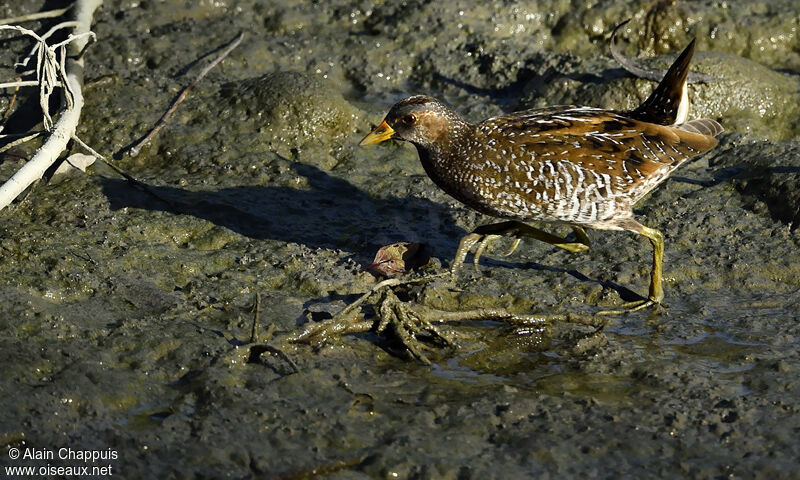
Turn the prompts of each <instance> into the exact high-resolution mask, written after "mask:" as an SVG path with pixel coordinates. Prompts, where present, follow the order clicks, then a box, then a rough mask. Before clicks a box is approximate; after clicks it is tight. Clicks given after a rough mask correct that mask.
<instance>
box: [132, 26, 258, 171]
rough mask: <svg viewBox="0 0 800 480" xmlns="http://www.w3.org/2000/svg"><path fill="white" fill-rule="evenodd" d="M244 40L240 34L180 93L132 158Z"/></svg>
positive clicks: (140, 142) (136, 148) (138, 144)
mask: <svg viewBox="0 0 800 480" xmlns="http://www.w3.org/2000/svg"><path fill="white" fill-rule="evenodd" d="M243 38H244V32H240V33H239V34H238V35H237V36H236V38H234V39H233V41H231V44H230V45H228V47H227V48H226V49H225V50H223V51H222V53H221V54H220V55H219V57H217V58H216V59H214V61H212V62H211V63H209V64H208V65H207V66H206V67H205V68H203V70H202V71H201V72H200V74H199V75H197V78H195V79H194V80H193V81H192V83H190V84H189V85H188V86H187V87H186V88H184V89H183V91H182V92H181V93H180V95H178V98H176V99H175V101H174V102H172V105H170V107H169V109H167V111H166V112H165V113H164V115H162V116H161V118H160V119H159V120H158V122H157V123H156V125H155V126H154V127H153V129H152V130H150V133H148V134H147V135H145V136H144V137H143V138H142V139H141V140H139V141H138V142H136V144H135V145H134V146H133V147H131V149H130V150H128V154H130V156H132V157H135V156H136V155H139V151H140V150H141V149H142V147H144V146H145V145H146V144H147V143H148V142H149V141H150V140H151V139H152V138H153V137H154V136H155V135H156V134H157V133H158V132H159V130H161V129H162V128H164V125H166V124H167V122H168V121H169V118H170V117H171V116H172V114H173V113H174V112H175V110H177V109H178V105H180V104H181V103H182V102H183V100H184V99H185V98H186V96H187V95H188V94H189V92H191V91H192V89H193V88H194V87H195V85H197V83H198V82H199V81H200V80H202V79H203V77H205V76H206V74H207V73H208V72H209V71H210V70H211V69H212V68H214V67H215V66H217V64H218V63H219V62H221V61H222V60H223V59H224V58H225V57H227V56H228V54H229V53H231V51H232V50H233V49H234V48H236V47H237V46H238V45H239V43H241V41H242V39H243Z"/></svg>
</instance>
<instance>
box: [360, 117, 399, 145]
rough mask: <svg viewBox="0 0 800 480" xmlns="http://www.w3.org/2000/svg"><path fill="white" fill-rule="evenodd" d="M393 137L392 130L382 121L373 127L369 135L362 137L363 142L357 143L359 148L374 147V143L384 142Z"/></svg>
mask: <svg viewBox="0 0 800 480" xmlns="http://www.w3.org/2000/svg"><path fill="white" fill-rule="evenodd" d="M392 135H394V130H392V127H390V126H389V125H388V124H387V123H386V121H385V120H384V121H382V122H381V124H380V125H378V126H377V127H375V129H374V130H373V131H371V132H369V134H368V135H367V136H366V137H364V139H363V140H361V142H360V143H359V146H362V147H366V146H367V145H375V144H376V143H381V142H383V141H384V140H389V139H390V138H392Z"/></svg>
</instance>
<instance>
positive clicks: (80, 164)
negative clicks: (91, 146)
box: [53, 153, 95, 176]
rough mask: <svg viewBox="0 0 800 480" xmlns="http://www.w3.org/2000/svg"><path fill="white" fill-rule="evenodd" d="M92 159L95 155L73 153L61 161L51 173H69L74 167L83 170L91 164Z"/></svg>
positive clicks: (54, 174)
mask: <svg viewBox="0 0 800 480" xmlns="http://www.w3.org/2000/svg"><path fill="white" fill-rule="evenodd" d="M94 161H95V157H94V156H93V155H85V154H83V153H74V154H72V155H70V156H69V157H67V159H66V160H64V161H63V162H61V165H59V166H58V168H57V169H56V171H55V172H54V173H53V176H56V175H61V174H64V173H70V172H72V171H73V170H75V169H77V170H80V171H81V172H85V171H86V168H87V167H89V166H90V165H91V164H93V163H94Z"/></svg>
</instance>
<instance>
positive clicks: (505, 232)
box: [451, 220, 589, 273]
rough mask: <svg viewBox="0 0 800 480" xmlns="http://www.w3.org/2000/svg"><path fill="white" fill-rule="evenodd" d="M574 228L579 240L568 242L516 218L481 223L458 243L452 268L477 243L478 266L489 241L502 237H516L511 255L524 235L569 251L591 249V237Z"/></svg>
mask: <svg viewBox="0 0 800 480" xmlns="http://www.w3.org/2000/svg"><path fill="white" fill-rule="evenodd" d="M573 230H574V231H575V236H576V237H577V238H578V240H579V241H578V242H568V241H567V240H565V239H563V238H561V237H557V236H555V235H553V234H550V233H547V232H545V231H544V230H539V229H538V228H534V227H531V226H530V225H527V224H525V223H522V222H517V221H515V220H511V221H508V222H500V223H493V224H490V225H481V226H480V227H478V228H476V229H475V230H473V231H472V233H470V234H468V235H466V236H464V238H462V239H461V243H459V245H458V250H457V251H456V256H455V259H454V260H453V265H452V266H451V270H452V271H453V272H454V273H455V271H456V270H458V268H459V267H460V266H461V264H462V263H464V260H465V259H466V258H467V254H468V253H469V251H470V250H471V249H472V247H473V246H475V245H477V248H476V249H475V256H474V258H473V263H474V264H475V267H476V268H477V267H478V261H479V260H480V257H481V255H483V252H484V251H485V250H486V247H487V246H488V245H489V243H490V242H492V241H494V240H497V239H498V238H502V237H514V243H513V245H512V246H511V248H510V249H509V251H507V252H506V253H505V255H510V254H511V253H512V252H513V251H514V250H515V249H516V248H517V246H518V245H519V241H520V239H521V238H523V237H527V238H533V239H536V240H541V241H542V242H545V243H549V244H550V245H553V246H556V247H558V248H563V249H564V250H566V251H568V252H573V253H579V252H585V251H586V250H588V249H589V237H588V236H587V235H586V232H585V231H584V230H583V229H582V228H581V227H573Z"/></svg>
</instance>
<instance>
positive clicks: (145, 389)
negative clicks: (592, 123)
mask: <svg viewBox="0 0 800 480" xmlns="http://www.w3.org/2000/svg"><path fill="white" fill-rule="evenodd" d="M8 3H11V5H9V4H8ZM42 3H43V2H41V1H33V0H28V1H23V2H6V4H4V5H0V16H3V17H8V16H14V15H18V14H22V13H28V12H33V11H38V10H40V9H42V8H43V5H42ZM55 4H56V3H55V2H51V3H49V4H48V6H53V5H55ZM629 17H630V18H633V21H632V22H631V24H630V27H629V28H627V30H625V31H624V32H623V38H625V39H626V41H625V42H623V45H624V47H625V52H626V53H627V54H628V55H631V56H637V57H640V61H641V62H642V63H644V64H646V65H648V66H650V67H651V68H663V67H665V66H666V65H668V64H669V62H670V60H671V59H672V58H674V55H675V54H676V53H677V52H678V51H679V50H680V49H681V48H683V46H684V45H686V44H687V43H688V41H689V40H690V39H691V38H692V37H695V36H696V37H697V40H698V49H699V52H698V54H697V56H696V61H695V63H694V68H695V69H696V70H697V71H701V72H704V73H707V74H710V75H712V76H714V77H716V81H715V82H713V83H709V84H698V85H694V86H692V87H691V96H692V99H693V115H697V116H707V117H711V118H715V119H717V120H719V121H720V122H721V123H722V124H723V125H724V126H725V128H726V130H727V131H726V133H725V134H723V135H722V136H721V141H720V145H719V146H718V147H717V148H716V149H715V150H713V151H712V152H711V153H709V154H708V155H705V156H704V157H702V158H700V159H698V160H696V161H694V162H691V163H690V164H688V165H686V166H684V167H682V168H681V169H680V170H678V171H677V172H676V173H675V174H674V175H673V178H671V179H670V180H669V181H667V182H666V183H665V184H663V185H662V186H661V187H660V188H659V189H658V190H657V191H655V192H654V193H653V194H652V195H651V196H650V197H649V198H647V199H645V200H644V201H643V202H641V203H640V204H639V205H638V207H637V210H636V213H637V218H638V219H639V220H640V221H641V222H642V223H644V224H645V225H648V226H651V227H654V228H658V229H659V230H661V231H662V232H663V233H664V235H665V237H666V253H665V279H664V280H665V293H666V298H665V304H666V306H665V307H664V308H657V309H648V310H643V311H640V312H636V313H632V314H629V315H622V316H616V317H611V318H610V319H609V321H608V324H607V325H606V327H605V329H604V330H603V332H602V333H600V334H598V335H595V336H592V337H590V341H580V340H578V339H579V338H580V335H581V334H582V333H585V329H582V328H581V327H575V326H572V325H566V324H555V325H553V326H552V327H551V328H548V329H547V330H545V331H544V332H538V333H535V334H530V335H523V334H521V333H520V332H519V331H517V330H514V329H511V328H509V327H508V326H506V325H504V324H502V323H500V322H472V323H467V324H462V325H446V326H443V327H442V328H443V330H444V331H446V332H449V333H450V334H451V335H452V336H454V337H455V338H457V340H458V344H459V345H458V348H451V349H436V348H432V349H429V350H428V351H427V353H428V355H429V357H430V358H431V360H432V361H433V364H432V365H431V366H425V365H422V364H420V363H419V362H415V361H409V359H408V358H407V356H406V355H404V351H403V349H402V348H399V346H398V344H397V342H395V341H393V340H392V338H391V337H390V336H388V335H375V334H360V335H352V336H347V337H344V338H342V339H340V340H335V341H331V342H329V343H326V344H324V345H322V346H321V347H319V348H311V347H309V346H306V345H289V344H285V343H282V342H281V339H283V338H285V337H286V336H287V335H289V334H290V333H291V332H293V331H296V330H297V329H299V328H303V326H304V325H305V324H306V323H307V322H315V321H320V320H323V319H325V318H327V317H328V316H329V315H330V313H331V312H336V311H337V310H339V309H341V308H342V307H343V306H344V305H345V304H347V303H349V302H352V301H353V300H355V299H356V298H357V296H358V294H360V293H362V292H365V291H367V290H368V289H369V288H371V287H372V286H373V285H374V284H375V283H376V282H377V280H376V279H375V278H374V277H373V276H372V275H371V274H369V273H366V272H364V271H362V267H363V266H364V265H365V264H367V263H369V262H370V261H371V260H372V257H373V256H374V254H375V252H376V251H377V250H378V248H380V247H381V246H382V245H386V244H389V243H393V242H396V241H401V240H405V241H416V242H425V243H427V244H428V245H429V246H430V248H431V249H432V251H433V255H434V266H433V268H434V269H435V268H444V267H446V266H447V265H449V263H450V261H451V259H452V256H453V254H454V252H455V249H456V246H457V243H458V240H459V238H460V236H461V235H463V234H465V233H467V232H468V231H470V230H471V229H472V228H474V227H475V226H477V225H480V224H483V223H488V222H489V221H490V219H489V218H486V217H483V216H481V215H479V214H477V213H475V212H472V211H470V210H469V209H467V208H466V207H464V206H462V205H460V204H458V203H457V202H456V201H455V200H453V199H451V198H449V197H447V196H446V195H445V194H444V193H443V192H441V191H440V190H438V189H437V188H436V187H435V186H434V185H433V183H432V182H431V181H430V180H429V179H428V178H427V176H426V175H425V173H424V171H423V169H422V167H421V165H420V164H419V161H418V159H417V156H416V152H415V151H414V149H413V148H412V147H410V146H409V145H406V144H399V143H397V144H392V143H391V142H387V143H386V144H382V145H379V146H377V147H373V148H369V149H365V148H358V147H357V143H358V140H359V139H360V138H361V137H362V136H363V135H365V134H366V133H367V132H368V131H369V128H370V127H371V126H372V125H374V124H376V123H377V122H379V121H380V119H381V118H382V116H383V115H384V114H385V112H386V111H387V109H388V107H389V106H391V104H393V103H394V102H395V101H397V100H398V99H400V98H403V97H405V96H408V95H410V94H415V93H426V94H430V95H434V96H437V97H439V98H442V99H443V100H445V101H446V102H448V103H449V104H451V105H453V106H454V108H455V109H457V110H458V111H459V112H461V113H462V114H463V115H464V116H466V117H467V118H468V119H470V120H474V121H477V120H480V119H482V118H485V117H487V116H490V115H492V114H498V113H501V112H506V111H513V110H515V109H521V108H529V107H540V106H546V105H552V104H565V103H566V104H582V105H590V106H598V107H608V108H629V107H631V106H634V105H636V104H637V103H638V102H640V101H641V100H643V99H644V98H645V97H646V95H647V94H648V92H649V91H651V89H652V88H653V84H652V82H649V81H646V80H641V79H634V78H632V77H631V76H630V75H629V74H628V73H626V72H625V71H623V70H622V69H621V68H620V67H619V65H618V64H617V63H616V62H614V61H613V59H611V57H610V55H609V49H608V44H607V40H608V35H609V33H610V31H611V29H612V28H613V26H614V25H615V24H616V23H618V22H619V21H621V20H623V19H625V18H629ZM26 25H27V26H29V27H31V28H34V29H36V30H38V31H44V30H46V29H47V28H48V26H49V25H51V24H50V23H36V22H34V23H30V24H26ZM798 27H800V8H799V7H798V5H797V4H796V2H794V1H788V0H787V1H769V2H766V1H765V2H761V3H753V2H746V1H743V0H733V1H728V2H702V3H700V2H668V1H667V2H664V1H661V2H653V1H626V2H615V5H614V6H613V7H600V6H596V5H595V2H579V1H576V2H568V1H555V2H511V1H493V2H474V3H473V2H428V1H407V2H375V3H372V2H367V1H364V2H345V1H333V2H319V3H312V2H301V1H291V0H285V1H280V2H255V1H252V0H251V1H242V2H234V1H230V2H228V1H219V2H192V1H179V0H165V1H159V0H142V1H106V2H105V3H104V4H103V5H102V6H101V7H100V9H99V10H98V12H97V15H96V20H95V23H94V26H93V29H94V31H95V32H96V33H97V37H98V42H97V43H96V44H94V45H93V46H92V47H91V48H90V50H89V52H88V53H87V58H86V86H85V93H86V97H87V104H86V107H85V110H84V112H83V116H82V122H81V125H80V127H79V131H78V133H79V135H80V136H81V138H82V139H83V140H84V141H86V142H87V143H89V144H90V145H92V146H93V147H94V148H95V149H96V150H98V151H100V152H102V153H104V154H107V155H109V156H112V155H117V156H118V159H117V160H116V163H117V165H119V166H120V167H121V168H123V169H125V170H126V171H127V172H129V173H130V174H131V175H133V176H135V177H137V178H138V179H140V180H141V181H142V182H144V183H146V184H147V185H148V186H149V187H150V188H151V189H152V190H153V191H155V192H156V193H157V194H158V195H159V196H160V197H161V198H162V199H163V200H166V202H165V201H163V200H159V199H157V198H154V197H153V196H152V195H150V194H148V193H146V192H142V191H140V190H137V189H135V188H132V187H131V186H130V185H129V184H128V183H126V182H125V181H124V180H122V179H121V178H119V177H118V176H117V175H116V174H115V173H114V172H113V171H111V170H110V169H108V168H107V167H103V166H102V165H95V166H93V167H91V168H90V170H89V171H88V172H87V173H86V174H73V175H68V176H64V177H57V178H54V179H53V180H52V181H50V182H49V183H46V184H44V183H42V184H39V185H38V186H36V187H35V189H34V190H33V191H32V192H31V193H30V195H29V196H27V197H26V198H25V199H24V200H22V201H20V202H18V203H16V204H15V205H13V206H12V207H11V208H9V209H6V210H4V211H2V212H0V364H1V365H2V372H3V374H2V376H0V389H1V391H2V395H0V412H2V415H0V444H2V445H3V449H2V452H1V456H2V461H0V464H2V465H3V466H4V467H5V466H9V465H11V466H14V465H17V466H19V465H44V464H47V463H50V464H52V465H75V464H76V461H59V460H54V461H50V462H47V461H44V460H43V461H28V460H24V459H23V460H12V459H10V457H9V456H8V455H7V453H6V452H7V451H9V452H10V451H11V449H13V448H19V449H21V450H20V451H25V449H26V448H30V449H39V450H40V451H42V450H48V449H49V450H54V451H57V450H58V449H59V448H62V447H64V448H72V449H81V450H95V451H107V450H109V449H111V450H114V451H115V452H117V457H118V458H116V459H114V460H109V461H103V462H97V464H100V463H103V464H110V465H112V466H113V469H114V470H113V471H114V473H115V474H116V475H119V476H122V477H124V478H314V477H317V476H327V477H329V478H337V479H345V478H347V479H355V478H432V479H438V478H458V479H467V478H526V477H537V478H572V477H575V478H579V477H600V478H618V477H622V476H624V477H644V476H648V477H660V478H723V477H725V478H792V477H796V475H797V473H796V472H797V465H798V463H797V462H798V460H797V459H798V458H800V442H798V440H797V439H798V435H800V412H799V411H798V410H800V383H799V382H798V380H797V379H798V377H799V376H800V375H799V373H800V353H798V352H800V302H799V301H798V300H799V299H800V295H799V294H798V291H800V231H798V229H797V228H796V227H797V225H798V224H800V143H798V135H799V134H800V123H798V120H797V119H798V118H800V115H798V113H800V112H798V110H800V107H799V105H800V38H799V37H798V31H797V30H798ZM239 31H244V32H245V36H246V37H245V40H244V41H243V43H242V44H241V45H240V46H239V47H238V48H237V49H236V50H234V51H233V53H232V54H231V55H230V57H229V58H227V59H226V60H225V61H224V62H223V63H222V64H221V65H219V66H218V67H217V68H215V69H214V70H212V71H211V72H210V73H209V74H208V76H207V77H206V78H205V79H204V80H202V81H201V82H200V83H199V85H198V86H197V87H196V88H195V90H194V91H193V92H192V93H191V95H190V96H189V98H188V99H187V101H186V102H185V103H184V104H183V105H182V106H181V107H180V109H179V110H178V112H177V113H176V115H175V116H174V118H173V120H172V122H171V123H170V124H169V125H168V126H167V127H166V128H165V129H164V130H163V131H162V132H161V133H160V134H159V135H158V136H157V137H156V138H155V140H154V141H153V142H152V143H151V144H150V145H149V146H147V147H145V148H144V149H143V151H142V153H141V154H140V155H139V156H137V157H135V158H132V157H130V156H128V155H125V154H124V149H125V147H126V146H128V145H130V144H131V142H133V141H134V140H136V139H138V138H139V137H141V136H142V135H143V134H144V133H146V131H147V130H148V128H149V127H150V126H152V125H153V124H154V123H155V122H156V121H157V120H158V118H159V117H160V116H161V114H162V113H163V111H164V110H165V109H166V107H167V106H168V104H169V102H170V101H171V100H172V99H174V98H175V97H176V96H177V94H178V93H179V92H180V90H181V88H183V87H184V86H185V85H186V84H188V83H189V82H190V81H191V79H192V78H193V77H194V76H195V75H196V74H197V73H198V72H199V70H200V69H201V68H202V67H203V66H204V65H205V64H206V62H208V61H209V59H210V58H211V57H212V56H213V55H214V54H215V52H216V49H217V48H218V47H220V46H221V45H223V44H225V43H226V42H228V41H230V40H231V39H232V38H233V37H234V35H235V34H236V33H237V32H239ZM0 44H2V50H1V51H0V58H1V59H2V62H0V65H1V66H2V67H1V68H0V73H2V79H1V80H2V81H10V80H12V79H13V77H14V71H13V68H12V65H13V63H14V62H15V61H18V60H19V58H20V56H21V55H23V54H24V53H25V52H27V50H28V49H29V48H30V46H31V44H30V43H29V42H28V40H26V39H23V38H21V37H13V36H10V35H4V36H3V40H0ZM198 59H200V60H199V61H198ZM33 93H34V92H33V91H31V90H26V91H25V92H24V95H23V97H22V98H20V99H19V100H20V101H21V103H20V104H18V106H17V107H16V108H15V113H13V114H12V115H11V117H10V118H9V120H8V122H7V124H6V125H7V127H6V131H5V132H6V133H7V132H15V131H22V130H26V129H29V128H37V127H36V126H35V122H36V118H37V117H36V115H37V113H36V110H35V108H36V107H35V106H36V105H37V99H36V97H35V96H33ZM9 100H10V95H9V94H6V95H4V96H2V97H0V108H2V109H3V110H5V108H6V105H7V104H8V102H9ZM35 148H36V145H34V144H27V145H23V146H20V147H16V148H15V149H13V150H11V151H10V152H8V153H6V154H5V155H4V156H2V158H0V162H2V163H0V179H5V178H7V177H8V176H9V175H11V173H12V172H13V171H15V170H16V169H17V168H19V167H20V166H21V165H22V163H23V162H24V159H25V158H28V157H30V155H31V154H32V153H33V151H34V150H35ZM75 151H78V150H75ZM552 229H553V230H554V231H556V232H557V233H561V234H566V233H568V230H565V229H563V228H560V227H555V228H552ZM589 235H590V237H591V239H592V242H593V243H592V248H591V250H590V251H589V252H587V253H584V254H569V253H566V252H563V251H557V250H556V249H555V248H552V247H550V246H548V245H545V244H541V243H535V242H532V241H528V242H523V245H522V246H521V247H520V248H519V249H518V250H517V252H516V253H514V254H513V255H512V256H511V257H507V258H504V257H501V256H499V255H497V253H499V252H500V251H501V250H500V248H502V247H503V246H504V245H498V248H497V249H496V250H493V251H490V252H489V253H487V254H486V255H485V256H484V257H483V259H482V261H481V265H480V268H479V270H478V271H477V272H475V271H474V269H472V268H471V267H470V268H464V269H463V270H462V272H461V274H460V276H459V279H458V282H457V284H456V286H455V288H454V287H453V286H452V285H447V284H445V283H444V282H437V283H434V284H432V285H429V286H428V287H426V288H425V289H424V291H423V292H422V293H421V294H420V296H419V299H420V301H424V302H426V303H427V304H429V305H433V306H438V307H440V308H445V309H449V310H466V309H470V308H476V307H504V308H507V309H509V310H512V311H515V312H533V313H537V314H543V315H544V314H567V313H570V314H572V315H576V316H580V317H583V318H588V317H591V316H592V315H593V314H594V313H595V312H597V311H598V310H601V309H608V308H613V307H615V306H618V305H620V304H621V303H622V302H623V301H625V300H631V299H635V298H636V294H637V293H644V292H645V291H646V288H647V282H648V280H649V278H648V277H649V269H650V261H651V260H650V258H651V257H650V255H651V254H650V246H649V244H648V243H647V242H646V241H645V240H643V239H639V238H634V237H633V236H632V235H630V234H626V233H615V232H599V231H590V232H589ZM256 298H260V312H259V316H258V319H257V322H258V327H259V331H260V332H262V335H264V334H265V333H267V332H268V329H269V328H271V327H270V326H271V325H272V326H274V327H272V328H274V329H275V336H274V337H273V339H272V342H273V343H272V344H273V345H275V346H279V347H280V348H282V349H283V352H284V353H285V354H286V355H288V356H289V358H290V359H291V360H292V361H293V362H294V363H295V364H296V366H297V371H296V372H295V371H294V369H293V368H292V367H291V365H290V364H289V363H288V362H287V361H286V360H285V359H283V358H281V357H280V356H278V355H276V354H271V353H270V352H269V351H267V352H264V353H263V354H261V355H260V356H259V355H255V354H253V351H254V350H253V349H252V348H251V347H252V345H249V344H248V342H249V340H250V337H251V329H252V324H253V319H254V313H253V311H252V310H253V306H254V304H255V303H256ZM367 313H369V312H367ZM262 338H266V337H262ZM77 464H79V465H83V464H82V463H80V462H77ZM89 465H91V463H90V464H89ZM4 473H5V472H4Z"/></svg>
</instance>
